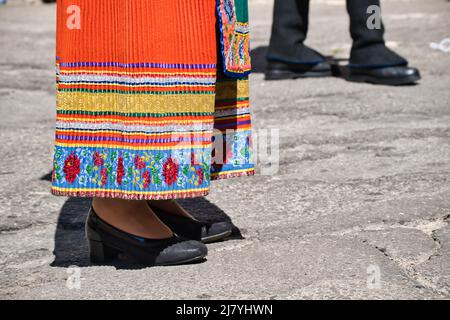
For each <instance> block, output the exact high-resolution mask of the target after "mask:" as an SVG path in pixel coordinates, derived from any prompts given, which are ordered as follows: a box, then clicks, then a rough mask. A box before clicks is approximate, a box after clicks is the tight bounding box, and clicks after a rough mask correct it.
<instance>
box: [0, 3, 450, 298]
mask: <svg viewBox="0 0 450 320" xmlns="http://www.w3.org/2000/svg"><path fill="white" fill-rule="evenodd" d="M312 2H313V7H312V12H311V14H312V17H311V33H310V39H309V44H311V45H313V46H314V47H316V48H317V49H320V50H321V51H322V52H324V53H326V54H331V53H335V54H338V55H339V56H346V54H347V52H348V49H349V36H348V33H347V29H348V26H347V17H346V15H345V7H344V5H343V2H342V1H341V0H320V1H319V0H317V1H312ZM384 4H385V6H384V9H383V11H384V17H385V22H386V25H387V27H388V33H387V38H388V40H389V41H390V42H389V45H390V46H391V47H394V48H395V49H396V50H397V51H398V52H400V53H401V54H403V55H405V56H406V57H408V58H409V60H410V61H411V63H412V64H414V65H415V66H417V67H419V68H420V70H421V72H422V75H423V80H422V81H421V83H420V85H418V86H411V87H400V88H389V87H383V86H371V85H365V84H351V83H346V82H345V81H343V80H339V79H333V78H329V79H320V80H298V81H282V82H264V81H263V76H262V74H261V73H260V71H261V69H262V68H263V67H264V65H263V64H264V61H263V59H262V57H263V54H264V50H265V49H264V46H266V45H267V42H268V38H269V30H270V20H271V19H270V18H271V2H270V1H266V0H259V1H258V0H254V1H251V20H252V30H253V42H252V46H253V49H254V52H253V53H254V64H255V69H256V70H255V71H256V72H255V73H254V74H253V75H252V77H251V80H252V103H253V112H254V124H255V128H256V129H257V131H258V130H261V129H279V130H280V143H279V148H280V168H279V171H278V173H277V174H275V175H270V176H265V175H257V176H255V177H253V178H245V179H235V180H229V181H221V182H217V183H215V184H214V187H213V192H212V193H211V195H210V196H208V197H207V199H206V200H202V201H189V202H188V203H187V206H189V207H190V208H191V210H192V211H193V212H195V213H196V214H199V215H204V216H208V217H212V218H214V219H224V218H227V216H228V217H230V218H231V219H232V220H233V222H234V224H235V225H236V226H237V227H239V228H240V231H241V233H242V235H243V238H244V239H235V240H231V241H227V242H223V243H219V244H214V245H211V246H209V248H210V254H209V258H208V261H207V262H205V263H202V264H196V265H190V266H183V267H173V268H172V267H171V268H146V269H135V270H128V269H126V267H125V268H115V267H112V266H105V267H98V266H94V267H93V266H90V265H89V263H88V259H87V252H86V243H85V241H84V239H83V219H84V216H85V213H84V212H85V211H86V210H85V209H83V208H87V207H88V205H89V204H88V202H87V201H85V200H76V199H66V198H58V197H53V196H51V195H50V193H49V186H50V182H49V179H48V178H49V176H48V175H49V172H50V170H51V161H52V140H53V125H54V105H55V102H54V71H53V69H54V68H53V57H54V25H55V22H54V16H55V7H54V6H53V5H47V6H44V5H40V4H38V5H30V4H25V3H22V2H20V1H19V0H15V1H14V0H12V1H10V4H9V5H7V6H3V7H0V34H1V37H0V141H1V144H0V155H1V156H0V157H1V158H0V159H1V161H0V211H1V213H0V252H1V254H0V270H1V272H0V298H3V299H15V298H27V299H28V298H30V299H35V298H67V299H69V298H83V299H91V298H138V299H144V298H155V299H166V298H200V299H203V298H265V299H283V298H288V299H297V298H337V299H339V298H388V299H391V298H392V299H397V298H407V299H409V298H446V299H448V298H449V297H450V226H449V221H448V220H449V215H450V184H449V182H450V143H449V142H450V112H449V106H450V103H449V102H450V90H449V88H450V72H449V67H450V54H445V53H443V52H440V51H436V50H432V49H430V47H429V43H430V42H437V41H440V40H442V39H443V38H445V37H449V36H450V34H449V31H450V19H448V17H449V14H450V3H449V2H446V1H444V0H428V1H421V0H404V1H394V0H390V1H388V0H386V1H384ZM80 208H81V209H80ZM219 208H220V209H219ZM225 213H226V215H225ZM71 265H75V266H79V267H80V269H79V270H80V272H81V273H80V275H81V287H80V288H79V289H77V288H72V289H70V286H67V281H66V280H67V279H68V276H69V275H71V274H76V273H77V271H76V270H73V269H67V266H71ZM378 271H379V277H378ZM373 278H374V279H375V280H376V279H379V280H380V282H379V283H378V282H376V281H375V282H371V280H372V279H373ZM70 279H72V278H70ZM378 284H379V285H378Z"/></svg>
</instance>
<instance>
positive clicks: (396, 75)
mask: <svg viewBox="0 0 450 320" xmlns="http://www.w3.org/2000/svg"><path fill="white" fill-rule="evenodd" d="M339 69H340V70H339V73H340V76H341V77H342V78H344V79H345V80H347V81H352V82H368V83H373V84H384V85H389V86H400V85H408V84H414V83H416V82H417V81H419V80H420V79H421V77H420V73H419V70H417V69H416V68H410V67H407V66H392V67H382V68H368V67H366V68H361V67H351V66H340V67H339Z"/></svg>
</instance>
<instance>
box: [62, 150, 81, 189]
mask: <svg viewBox="0 0 450 320" xmlns="http://www.w3.org/2000/svg"><path fill="white" fill-rule="evenodd" d="M63 172H64V174H65V175H66V180H67V182H69V183H74V182H75V179H76V178H77V175H78V174H79V173H80V159H79V158H78V157H77V156H76V155H75V153H73V152H72V153H71V154H70V156H68V157H67V159H66V160H65V161H64V169H63Z"/></svg>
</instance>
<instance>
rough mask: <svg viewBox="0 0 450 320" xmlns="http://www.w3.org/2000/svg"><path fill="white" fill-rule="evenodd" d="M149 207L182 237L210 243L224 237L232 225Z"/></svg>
mask: <svg viewBox="0 0 450 320" xmlns="http://www.w3.org/2000/svg"><path fill="white" fill-rule="evenodd" d="M151 208H152V210H153V212H154V213H155V214H156V215H157V216H158V218H159V219H160V220H161V221H162V222H163V223H164V224H165V225H166V226H168V227H169V228H170V229H171V230H172V231H173V232H175V233H176V234H178V235H180V236H182V237H184V238H188V239H192V240H198V241H202V242H203V243H212V242H217V241H220V240H223V239H225V238H226V237H228V236H230V235H231V233H232V231H233V225H232V224H231V223H230V222H212V223H208V222H201V221H198V220H196V219H191V218H188V217H183V216H179V215H175V214H172V213H170V212H166V211H164V210H162V209H159V208H155V207H154V206H152V207H151Z"/></svg>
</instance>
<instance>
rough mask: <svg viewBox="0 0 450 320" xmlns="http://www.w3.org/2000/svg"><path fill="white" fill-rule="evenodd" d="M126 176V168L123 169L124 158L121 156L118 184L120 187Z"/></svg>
mask: <svg viewBox="0 0 450 320" xmlns="http://www.w3.org/2000/svg"><path fill="white" fill-rule="evenodd" d="M124 175H125V168H124V167H123V158H122V156H120V157H119V160H118V162H117V183H118V184H119V185H121V184H122V178H123V176H124Z"/></svg>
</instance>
